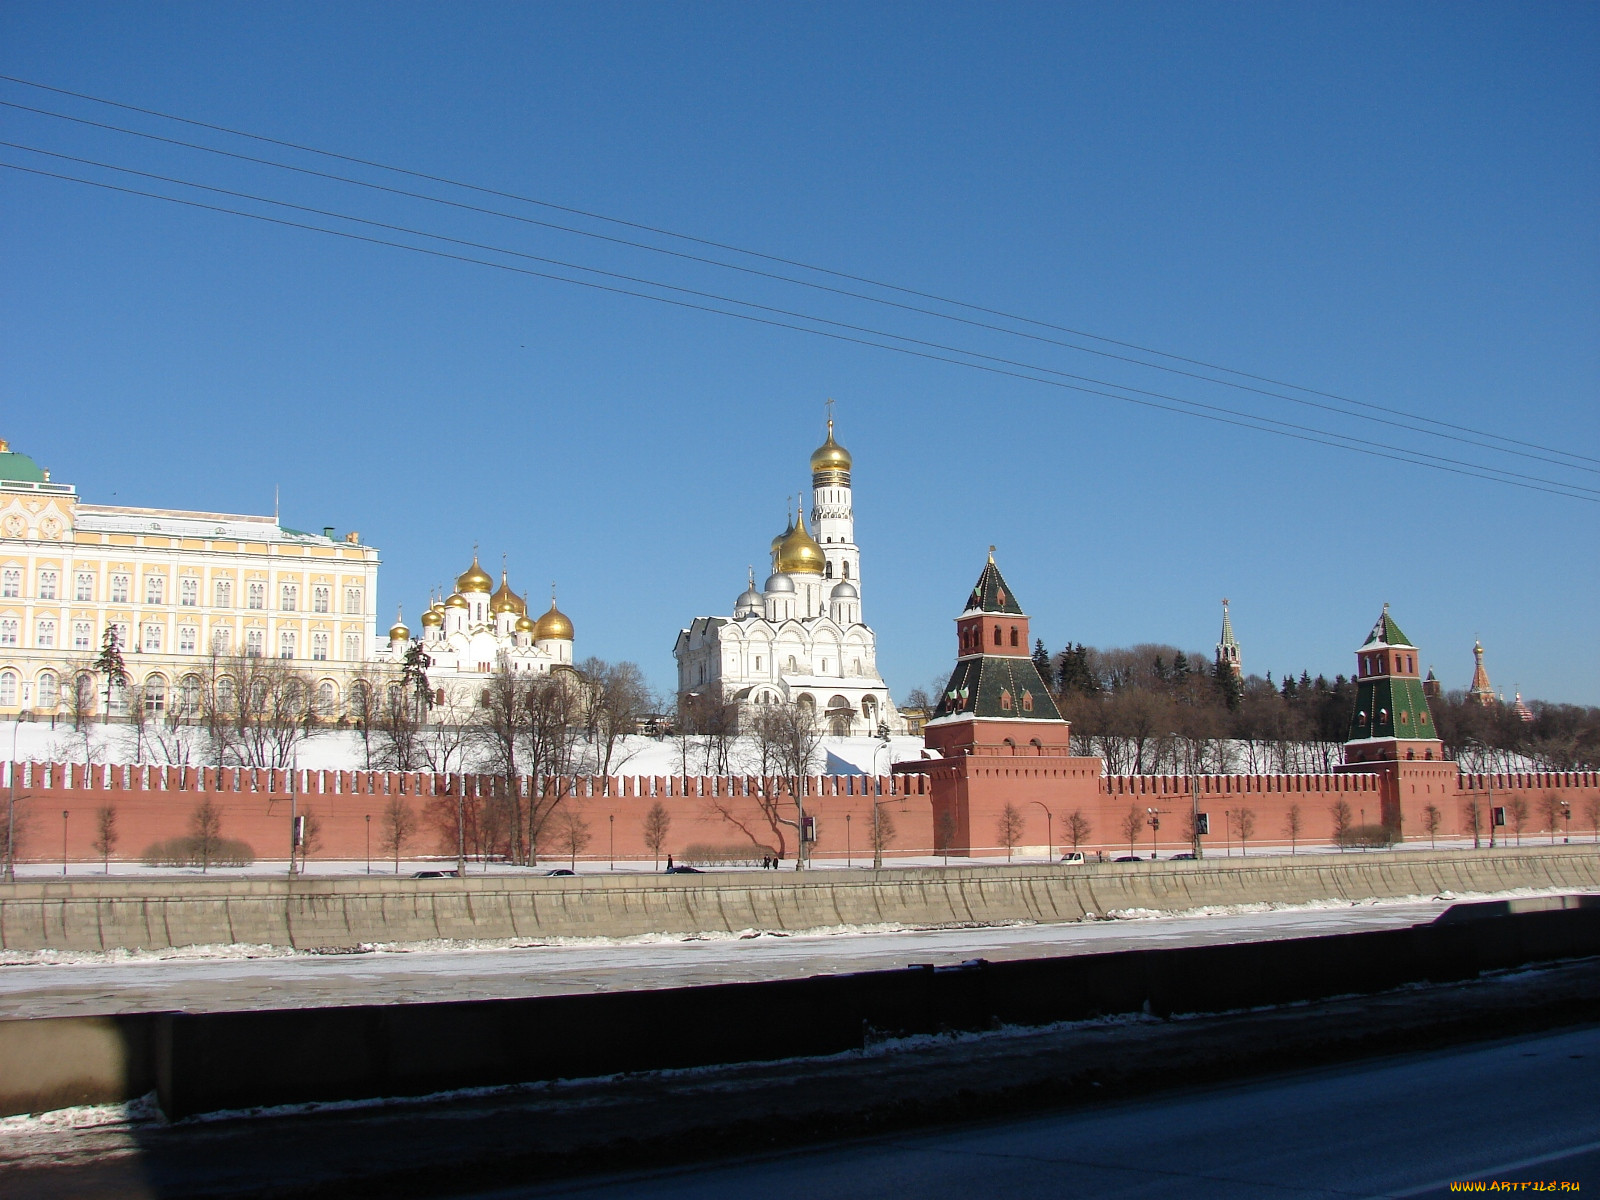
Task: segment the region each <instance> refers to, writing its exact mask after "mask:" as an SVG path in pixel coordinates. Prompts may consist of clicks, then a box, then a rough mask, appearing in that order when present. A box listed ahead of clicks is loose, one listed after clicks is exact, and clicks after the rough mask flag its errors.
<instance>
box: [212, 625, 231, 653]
mask: <svg viewBox="0 0 1600 1200" xmlns="http://www.w3.org/2000/svg"><path fill="white" fill-rule="evenodd" d="M232 645H233V630H231V629H213V630H212V631H211V649H212V651H213V652H214V653H217V654H226V653H227V652H228V649H229V647H231V646H232Z"/></svg>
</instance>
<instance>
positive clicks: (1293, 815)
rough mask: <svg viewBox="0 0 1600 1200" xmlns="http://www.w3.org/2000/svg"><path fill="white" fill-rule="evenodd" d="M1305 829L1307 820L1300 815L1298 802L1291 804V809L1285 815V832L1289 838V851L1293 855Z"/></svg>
mask: <svg viewBox="0 0 1600 1200" xmlns="http://www.w3.org/2000/svg"><path fill="white" fill-rule="evenodd" d="M1304 831H1305V820H1304V818H1303V817H1302V816H1301V815H1300V806H1299V805H1298V804H1291V805H1289V811H1288V812H1286V813H1285V814H1284V815H1283V833H1284V836H1285V837H1287V838H1288V839H1289V853H1290V855H1291V856H1292V855H1293V854H1294V852H1295V847H1296V846H1297V845H1298V844H1299V841H1300V835H1301V833H1303V832H1304Z"/></svg>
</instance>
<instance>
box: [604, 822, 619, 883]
mask: <svg viewBox="0 0 1600 1200" xmlns="http://www.w3.org/2000/svg"><path fill="white" fill-rule="evenodd" d="M606 824H607V826H609V827H610V829H611V869H612V870H613V871H615V870H616V869H617V814H616V813H607V814H606Z"/></svg>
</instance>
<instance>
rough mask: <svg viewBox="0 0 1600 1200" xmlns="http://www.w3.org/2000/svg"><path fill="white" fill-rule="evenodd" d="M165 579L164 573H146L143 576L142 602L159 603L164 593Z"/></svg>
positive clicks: (165, 587) (165, 588)
mask: <svg viewBox="0 0 1600 1200" xmlns="http://www.w3.org/2000/svg"><path fill="white" fill-rule="evenodd" d="M166 591H167V579H166V576H164V575H146V576H145V577H144V602H145V603H146V604H160V603H161V601H162V597H163V596H165V595H166Z"/></svg>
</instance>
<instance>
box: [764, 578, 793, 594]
mask: <svg viewBox="0 0 1600 1200" xmlns="http://www.w3.org/2000/svg"><path fill="white" fill-rule="evenodd" d="M792 591H794V580H792V579H790V578H789V577H788V576H787V575H782V574H774V575H769V576H767V586H766V592H767V595H769V596H770V595H772V593H773V592H792Z"/></svg>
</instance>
